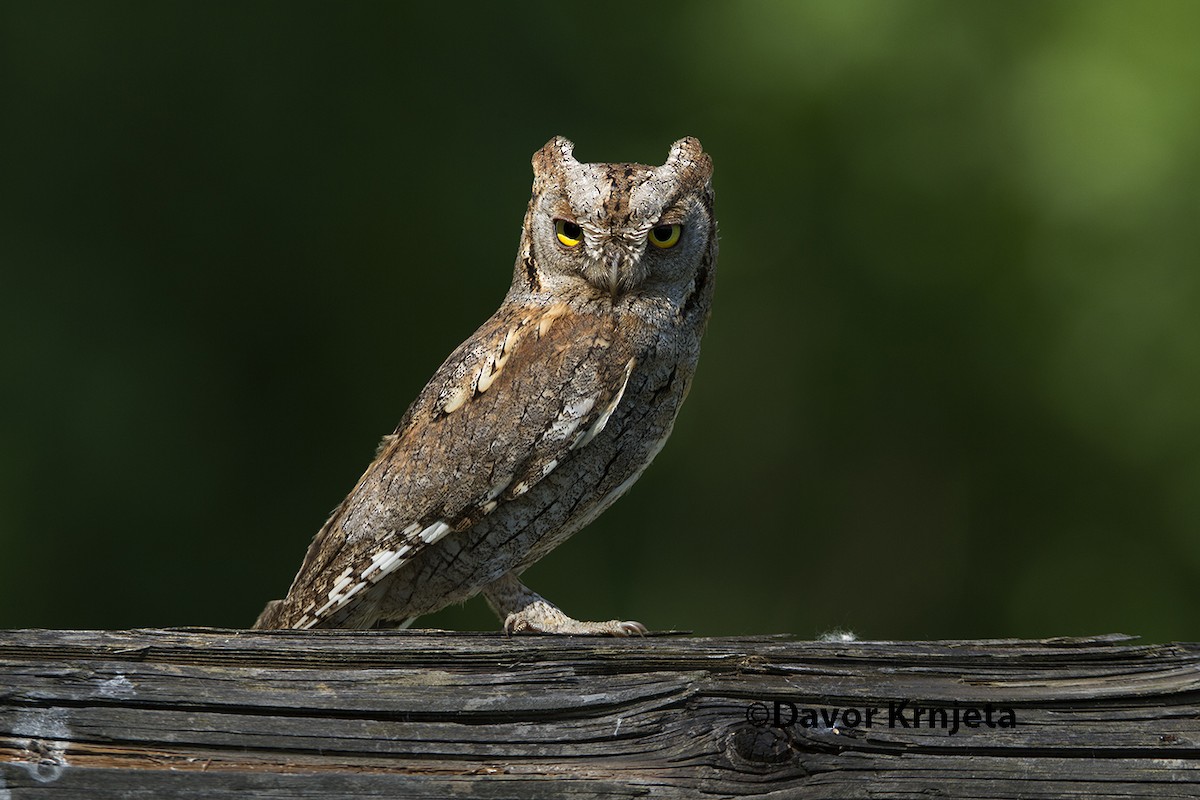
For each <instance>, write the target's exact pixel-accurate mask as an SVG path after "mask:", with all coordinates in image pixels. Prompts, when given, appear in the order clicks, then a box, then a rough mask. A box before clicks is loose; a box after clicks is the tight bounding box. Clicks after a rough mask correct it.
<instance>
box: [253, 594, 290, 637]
mask: <svg viewBox="0 0 1200 800" xmlns="http://www.w3.org/2000/svg"><path fill="white" fill-rule="evenodd" d="M283 609H284V601H283V600H272V601H271V602H269V603H267V607H266V608H264V609H263V610H262V613H261V614H259V615H258V619H256V620H255V621H254V628H255V630H269V629H271V628H287V627H289V626H288V625H286V624H283V620H282V619H281V617H282V616H283Z"/></svg>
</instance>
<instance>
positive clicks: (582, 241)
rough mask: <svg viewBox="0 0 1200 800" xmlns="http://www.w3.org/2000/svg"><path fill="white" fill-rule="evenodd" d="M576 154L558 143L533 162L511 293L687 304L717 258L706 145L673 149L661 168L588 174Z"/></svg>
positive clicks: (610, 167)
mask: <svg viewBox="0 0 1200 800" xmlns="http://www.w3.org/2000/svg"><path fill="white" fill-rule="evenodd" d="M574 149H575V145H574V144H572V143H571V142H569V141H568V140H566V139H564V138H563V137H561V136H556V137H554V138H553V139H551V140H550V141H549V142H547V143H546V146H545V147H543V148H542V149H541V150H539V151H538V152H537V153H535V154H534V156H533V175H534V180H533V197H532V198H531V199H530V201H529V212H528V214H527V216H526V218H525V231H524V236H523V237H522V242H521V254H520V257H519V258H518V263H517V268H516V276H515V278H516V280H515V281H514V289H516V288H518V286H520V285H521V284H524V285H523V286H521V288H523V289H524V290H525V291H531V292H541V291H546V292H549V293H551V294H557V293H560V292H573V291H578V290H579V289H580V288H583V289H585V290H587V291H589V292H591V293H598V294H603V295H608V296H610V297H611V298H612V299H613V301H614V302H615V301H616V300H617V299H618V298H620V297H621V296H622V295H625V294H629V293H632V292H654V293H659V294H662V295H664V296H666V297H668V298H670V299H671V300H673V301H675V302H677V303H682V302H684V300H685V299H686V298H687V297H688V295H689V292H693V291H695V290H696V289H697V288H698V279H699V281H703V280H706V278H707V275H706V274H705V275H704V276H703V277H701V275H700V273H702V272H706V271H707V270H710V269H711V267H712V263H713V262H714V261H715V257H716V222H715V220H714V219H713V193H712V180H711V179H712V159H710V158H709V157H708V155H707V154H706V153H705V152H704V150H703V149H702V148H701V147H700V142H699V141H698V140H696V139H693V138H691V137H688V138H685V139H680V140H679V141H677V142H675V144H673V145H671V151H670V154H669V155H668V156H667V161H666V163H664V164H663V165H662V166H660V167H650V166H646V165H644V164H584V163H580V162H579V161H577V160H576V159H575V157H574V155H573V154H572V151H573V150H574Z"/></svg>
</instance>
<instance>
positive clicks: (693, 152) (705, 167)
mask: <svg viewBox="0 0 1200 800" xmlns="http://www.w3.org/2000/svg"><path fill="white" fill-rule="evenodd" d="M661 169H664V170H669V171H670V172H673V173H684V174H687V173H691V174H692V175H693V176H694V177H695V178H697V179H699V180H708V179H709V178H710V177H712V159H711V158H709V157H708V153H705V152H704V148H703V147H702V146H701V145H700V140H699V139H697V138H696V137H694V136H685V137H683V138H682V139H680V140H679V141H677V142H675V144H673V145H671V152H670V154H668V156H667V163H665V164H663V165H662V167H661Z"/></svg>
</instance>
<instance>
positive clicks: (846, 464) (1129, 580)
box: [0, 0, 1200, 640]
mask: <svg viewBox="0 0 1200 800" xmlns="http://www.w3.org/2000/svg"><path fill="white" fill-rule="evenodd" d="M1197 41H1200V4H1197V3H1194V2H1186V1H1185V0H1180V1H1179V2H1142V3H1126V2H1104V1H1102V0H1090V1H1088V2H1083V1H1080V2H993V3H984V2H936V1H933V0H930V1H928V2H926V1H922V2H896V1H892V2H855V1H854V0H849V1H848V0H833V1H832V2H808V3H753V2H739V3H716V2H712V3H695V4H688V3H676V4H669V5H653V4H642V3H624V4H622V3H609V4H605V5H603V6H597V5H590V6H586V7H584V6H579V7H567V6H563V5H561V4H548V3H540V4H537V3H535V4H522V5H520V7H516V6H510V5H508V4H498V3H497V4H487V5H485V4H482V3H480V4H478V5H457V4H450V3H443V4H440V5H437V6H433V5H427V6H417V5H408V4H402V3H344V4H333V3H296V2H287V3H284V2H278V3H241V4H236V3H219V4H218V3H212V4H210V3H199V2H196V3H166V2H146V3H134V4H127V3H115V2H107V3H90V2H89V3H78V4H61V3H54V2H36V3H35V2H30V3H6V4H4V5H3V6H2V7H0V93H2V94H0V109H2V114H3V124H2V125H0V163H2V164H3V168H2V173H0V204H2V205H0V335H2V339H0V341H2V342H3V344H2V347H3V351H2V353H3V371H2V373H0V374H2V376H3V377H2V378H0V380H2V384H0V385H2V387H3V392H2V396H0V404H2V405H0V627H41V626H44V627H104V628H119V627H127V626H151V625H222V626H246V625H248V624H250V622H251V621H252V620H253V619H254V617H255V615H256V614H257V613H258V611H259V610H260V608H261V606H262V605H263V603H264V602H265V601H266V600H268V599H270V598H275V597H280V596H282V594H283V593H284V591H285V590H286V588H287V586H288V583H289V582H290V580H291V577H292V575H293V574H294V572H295V570H296V568H297V567H298V566H299V563H300V560H301V558H302V555H303V553H304V549H305V547H306V546H307V544H308V542H309V540H310V538H311V536H312V534H313V533H314V532H315V531H316V530H317V528H318V527H319V526H320V524H321V522H322V521H323V520H324V519H325V516H326V514H327V513H328V511H329V510H330V509H331V508H332V507H333V506H334V505H335V504H337V503H338V502H339V501H340V500H341V498H342V497H343V496H344V494H345V492H346V491H347V490H348V489H349V488H350V487H351V486H352V485H353V484H354V482H355V480H356V479H357V477H358V476H359V474H360V473H361V471H362V469H363V468H364V467H365V466H366V464H367V462H368V461H369V460H370V458H371V455H372V452H373V448H374V446H375V444H376V442H377V440H378V439H379V437H380V436H381V435H383V434H384V433H388V432H390V431H391V429H392V428H393V427H394V425H395V424H396V422H397V421H398V420H399V418H400V416H401V414H402V413H403V411H404V409H405V408H406V406H407V404H408V403H409V401H410V400H411V399H412V398H413V397H415V396H416V394H417V392H418V391H419V390H420V389H421V387H422V386H423V385H424V383H425V381H426V380H427V379H428V377H429V376H430V375H431V374H432V372H433V370H434V369H435V368H436V367H437V366H438V364H439V363H440V362H441V360H442V359H443V358H444V357H445V356H446V355H447V354H448V353H449V352H450V350H451V349H452V348H453V347H454V346H455V345H456V344H458V342H460V341H461V340H462V339H464V338H465V337H466V336H467V335H469V334H470V333H471V332H472V331H473V330H474V329H475V327H476V326H477V325H478V324H479V323H480V322H482V321H483V320H484V319H485V318H486V317H487V316H488V315H489V314H491V313H492V311H494V310H495V308H496V306H497V305H498V304H499V301H500V299H501V297H502V296H503V294H504V292H505V290H506V288H507V286H508V282H509V279H510V270H511V265H512V262H513V259H514V256H515V253H516V247H517V236H518V232H519V227H520V223H521V218H522V215H523V213H524V208H525V203H526V200H527V198H528V191H529V185H530V182H531V173H530V168H529V157H530V155H532V153H533V152H534V151H535V150H536V149H537V148H538V147H540V146H541V145H542V144H543V143H544V142H545V141H546V140H547V139H549V138H550V136H552V135H554V134H557V133H561V134H563V135H566V136H568V137H569V138H571V139H573V140H574V141H575V142H576V144H577V149H576V155H577V156H578V157H579V158H580V159H581V160H585V161H620V160H632V161H642V162H648V163H652V164H657V163H661V161H662V160H663V159H664V158H665V156H666V152H667V148H668V146H669V144H670V143H671V142H672V141H673V140H674V139H676V138H678V137H680V136H683V135H688V134H690V135H695V136H698V137H700V139H701V140H702V141H703V142H704V145H705V147H706V149H707V150H708V151H709V152H710V153H711V154H712V156H713V159H714V161H715V164H716V173H715V177H714V185H715V188H716V193H717V213H718V217H719V219H720V222H721V232H722V246H721V262H720V269H719V279H718V289H717V296H716V303H715V307H714V315H713V320H712V324H711V327H710V329H709V334H708V336H707V338H706V342H705V351H704V357H703V358H702V360H701V366H700V371H699V373H698V375H697V379H696V382H695V384H694V386H693V390H692V395H691V398H690V400H689V401H688V404H687V405H686V406H685V408H684V412H683V414H682V416H681V418H680V420H679V423H678V425H677V427H676V433H675V436H674V437H673V438H672V441H671V443H670V445H669V446H668V447H667V448H666V449H665V450H664V451H663V453H662V455H661V456H660V457H659V459H658V461H657V462H656V464H655V465H654V467H653V468H651V469H650V470H649V471H648V472H647V473H646V475H645V476H644V477H643V478H642V480H641V481H640V482H639V483H638V485H637V486H636V487H635V488H634V489H633V491H632V492H631V493H630V494H629V495H628V496H627V497H626V498H625V499H624V500H623V501H622V502H620V503H618V504H617V505H616V506H615V507H614V508H613V509H612V510H611V511H609V512H608V513H607V514H605V515H604V517H602V518H601V519H600V520H599V521H598V522H596V523H595V524H593V525H592V526H591V527H590V528H589V529H587V530H586V531H584V532H583V533H581V534H579V535H578V536H576V537H575V538H574V539H573V540H571V541H570V542H568V543H567V544H566V545H564V546H563V547H562V548H560V549H559V550H557V551H556V552H555V553H554V554H553V555H551V556H550V557H548V558H546V559H545V560H543V561H542V562H541V563H539V564H538V565H537V566H536V567H534V568H533V569H532V570H531V571H530V572H529V573H528V578H529V582H530V583H531V584H532V585H533V586H534V587H535V588H536V589H538V590H539V591H540V592H542V593H543V594H545V595H547V596H548V597H549V598H551V599H552V600H554V601H555V602H557V603H559V604H560V605H562V606H563V607H564V609H566V610H567V611H568V612H569V613H572V614H574V615H575V616H579V617H583V618H600V619H608V618H611V617H615V616H616V617H621V618H634V619H639V620H641V621H643V622H645V623H646V624H647V625H649V626H650V627H652V628H658V629H664V628H684V629H691V630H694V631H696V632H697V633H704V634H736V633H763V632H791V633H795V634H798V635H800V636H804V637H812V636H815V635H817V634H819V633H821V632H823V631H827V630H829V629H831V628H836V627H843V628H850V629H852V630H854V631H856V632H857V633H858V634H859V635H860V636H862V637H864V638H968V637H994V636H1000V637H1007V636H1043V635H1068V634H1085V633H1100V632H1108V631H1123V632H1127V633H1136V634H1142V635H1144V636H1146V637H1147V638H1149V639H1151V640H1167V639H1189V640H1194V639H1197V638H1200V633H1198V631H1197V619H1198V618H1200V615H1197V610H1198V609H1200V535H1198V529H1200V402H1197V401H1198V398H1200V264H1198V259H1197V252H1198V251H1200V224H1198V223H1200V47H1198V46H1197ZM419 624H423V625H438V626H444V627H455V628H477V629H489V630H494V629H495V628H496V626H497V623H496V621H495V620H494V618H492V616H491V614H490V612H489V611H488V610H487V609H486V607H485V606H484V604H483V603H482V601H479V600H474V601H472V602H470V603H468V604H467V605H466V606H465V607H463V608H460V609H452V610H450V611H447V612H443V613H441V614H439V615H437V616H434V617H428V618H426V619H424V620H422V622H421V623H419Z"/></svg>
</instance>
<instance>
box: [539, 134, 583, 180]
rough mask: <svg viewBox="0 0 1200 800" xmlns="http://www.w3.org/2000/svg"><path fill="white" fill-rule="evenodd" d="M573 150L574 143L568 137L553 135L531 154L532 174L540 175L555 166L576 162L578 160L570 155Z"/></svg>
mask: <svg viewBox="0 0 1200 800" xmlns="http://www.w3.org/2000/svg"><path fill="white" fill-rule="evenodd" d="M574 150H575V143H574V142H572V141H571V140H570V139H567V138H565V137H563V136H555V137H554V138H553V139H551V140H550V141H548V142H546V144H545V146H544V147H542V149H541V150H538V151H537V152H536V153H534V154H533V174H534V175H541V174H543V173H544V172H546V171H548V170H550V169H554V168H556V167H558V168H561V167H563V166H567V165H575V164H578V163H579V162H578V161H576V160H575V156H574V155H572V153H573V152H574Z"/></svg>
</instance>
